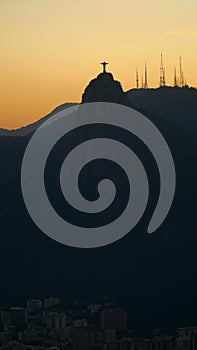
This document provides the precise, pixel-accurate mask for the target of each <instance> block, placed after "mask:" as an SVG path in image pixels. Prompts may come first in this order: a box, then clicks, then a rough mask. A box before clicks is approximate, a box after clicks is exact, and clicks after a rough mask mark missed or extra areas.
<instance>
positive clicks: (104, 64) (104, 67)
mask: <svg viewBox="0 0 197 350" xmlns="http://www.w3.org/2000/svg"><path fill="white" fill-rule="evenodd" d="M101 64H102V66H103V73H106V65H107V64H108V63H107V62H105V61H104V62H102V63H101Z"/></svg>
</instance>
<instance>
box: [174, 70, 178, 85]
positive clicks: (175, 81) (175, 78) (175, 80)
mask: <svg viewBox="0 0 197 350" xmlns="http://www.w3.org/2000/svg"><path fill="white" fill-rule="evenodd" d="M176 86H178V84H177V76H176V68H175V67H174V87H176Z"/></svg>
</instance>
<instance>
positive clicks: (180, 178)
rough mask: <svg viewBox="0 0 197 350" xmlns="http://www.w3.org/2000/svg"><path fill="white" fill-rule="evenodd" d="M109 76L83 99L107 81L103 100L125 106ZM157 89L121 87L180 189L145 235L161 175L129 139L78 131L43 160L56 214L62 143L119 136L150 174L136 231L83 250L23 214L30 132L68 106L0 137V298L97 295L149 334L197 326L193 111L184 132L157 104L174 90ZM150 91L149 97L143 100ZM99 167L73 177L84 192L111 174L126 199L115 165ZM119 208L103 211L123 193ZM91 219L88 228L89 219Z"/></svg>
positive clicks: (122, 179) (145, 152) (91, 86)
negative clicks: (154, 136) (159, 137)
mask: <svg viewBox="0 0 197 350" xmlns="http://www.w3.org/2000/svg"><path fill="white" fill-rule="evenodd" d="M101 74H104V73H101ZM106 74H107V75H106V76H105V77H103V75H101V76H100V77H99V76H98V77H97V78H96V79H95V80H93V81H92V82H91V83H90V84H89V86H88V87H87V88H86V89H85V92H84V95H83V98H82V102H84V103H85V102H93V101H94V99H95V98H98V100H100V99H101V98H102V91H101V93H100V95H99V96H98V97H96V95H94V94H95V92H96V91H97V92H98V91H100V90H99V89H101V86H102V84H104V81H105V80H107V82H106V91H107V92H106V94H107V95H105V96H106V99H110V98H114V99H115V96H116V97H117V100H116V99H115V100H114V102H117V101H120V100H122V101H123V102H124V103H123V104H126V103H127V100H126V99H124V98H123V96H125V94H124V93H123V91H122V89H121V87H120V85H119V83H117V82H115V81H113V77H112V76H111V75H110V73H106ZM108 74H109V75H108ZM97 79H98V80H97ZM112 85H113V87H112ZM109 86H111V87H109ZM118 86H119V87H118ZM101 90H102V89H101ZM158 90H159V91H157V90H154V91H152V90H150V91H148V90H147V91H145V90H139V91H137V90H132V91H130V92H127V95H128V96H129V98H130V101H131V102H130V103H131V104H132V105H135V108H136V109H138V110H143V111H145V112H144V114H145V115H146V116H147V117H148V118H149V119H150V120H151V121H152V122H153V123H154V124H155V125H156V126H157V127H158V129H159V130H160V131H161V133H162V134H163V136H164V138H165V139H166V141H167V143H168V145H169V147H170V150H171V152H172V155H173V159H174V162H175V167H176V173H177V186H176V193H175V199H174V202H173V205H172V208H171V210H170V212H169V214H168V216H167V218H166V220H165V222H164V223H163V224H162V226H161V227H160V228H159V229H158V230H157V231H156V232H155V233H154V234H151V235H148V234H147V225H148V222H149V220H150V218H151V215H152V213H153V211H154V208H155V204H156V201H157V198H158V191H159V174H158V169H157V166H156V164H155V161H154V158H153V157H152V155H151V154H150V152H149V151H148V150H147V148H146V147H145V145H144V144H143V143H142V142H141V141H140V140H138V139H137V138H136V137H135V136H134V135H130V134H128V133H127V132H126V133H125V132H123V131H119V130H117V129H116V128H112V129H109V128H105V127H104V126H101V127H100V128H98V127H97V128H95V129H91V130H90V132H89V131H87V130H85V129H84V128H81V129H80V130H78V131H77V134H75V135H74V134H73V135H74V136H75V137H73V138H72V137H70V138H69V141H66V140H62V142H60V143H58V144H57V145H56V149H55V151H54V154H51V156H50V157H49V159H48V161H47V166H46V172H47V174H48V177H46V184H45V185H46V191H47V194H48V196H49V198H50V200H51V201H52V202H53V203H54V206H55V209H56V210H57V211H58V212H59V213H60V215H63V214H64V213H65V214H66V215H67V214H68V213H67V210H69V209H68V208H67V207H66V210H65V207H64V204H62V201H61V198H60V197H61V196H60V194H59V192H58V191H59V190H58V186H57V184H56V182H57V174H56V171H55V169H56V168H57V165H59V164H60V163H61V161H60V160H59V159H62V158H63V156H64V154H65V149H66V147H68V148H71V149H72V148H73V147H75V146H76V144H77V142H80V141H83V140H84V139H85V138H86V137H87V135H89V137H90V138H94V137H99V136H100V135H102V137H104V136H106V137H111V138H115V139H116V138H118V139H121V140H122V142H124V143H125V144H126V145H128V147H130V148H131V149H132V150H133V151H134V152H135V153H136V154H137V155H138V156H139V158H140V159H141V161H142V163H143V165H144V167H145V169H146V171H147V176H148V179H149V186H150V198H149V203H148V206H147V209H146V211H145V213H144V216H143V218H142V219H141V220H140V222H139V223H138V224H137V225H136V227H135V228H134V230H132V232H130V233H128V234H127V235H126V236H125V237H124V238H122V239H121V240H119V241H117V242H115V243H113V244H112V245H109V246H106V247H102V248H98V249H82V250H80V249H75V248H71V247H67V246H63V245H61V244H59V243H57V242H55V241H53V240H51V239H50V238H48V237H47V236H46V235H45V234H43V233H42V232H41V231H40V230H39V229H38V228H37V227H36V226H35V224H34V223H33V222H32V220H31V218H30V216H29V214H28V213H27V210H26V208H25V204H24V202H23V198H22V193H21V179H20V172H21V164H22V159H23V155H24V152H25V149H26V146H27V144H28V142H29V140H30V138H31V135H32V134H33V132H34V131H35V130H36V128H37V127H38V126H39V125H40V124H41V123H42V122H43V121H44V120H46V119H47V118H50V117H51V116H52V115H53V114H54V113H55V111H59V110H62V109H64V108H66V107H68V106H67V104H64V105H61V106H59V107H58V108H57V109H55V110H54V111H53V112H52V113H51V114H49V115H48V116H46V117H44V118H42V119H41V120H40V121H38V122H37V123H34V124H32V125H31V126H27V127H25V128H23V129H20V130H18V131H13V132H10V135H11V136H1V137H0V164H1V177H0V193H1V201H0V213H1V219H0V225H1V233H0V276H1V290H0V300H1V301H2V302H3V303H6V302H14V303H19V302H20V301H23V300H24V299H25V298H27V297H38V298H40V297H43V296H48V295H54V294H55V295H59V296H60V297H63V298H65V299H67V300H71V299H73V298H82V299H83V298H91V299H92V300H95V298H96V297H97V296H100V295H108V296H109V297H110V298H111V299H112V300H114V301H115V302H116V303H117V304H119V305H121V306H125V307H126V309H127V310H128V312H129V326H130V327H131V328H135V329H141V330H142V329H143V330H147V329H149V328H150V329H153V328H156V327H157V328H158V327H161V328H162V327H163V328H167V327H178V326H184V325H192V324H194V323H195V322H196V314H197V305H196V297H197V280H196V274H197V259H196V244H197V236H196V229H197V223H196V209H195V208H196V199H197V184H196V170H197V165H196V161H195V158H196V154H197V143H196V140H195V138H194V137H192V136H191V133H190V132H189V131H190V120H189V119H190V114H188V115H187V120H188V124H187V125H188V131H186V130H185V129H184V126H183V125H184V123H186V117H185V119H184V118H180V117H179V114H176V113H175V112H174V114H173V113H172V111H171V113H172V114H173V118H172V120H171V118H170V115H168V116H166V114H165V113H164V112H163V104H162V103H161V108H160V109H159V102H158V101H159V100H160V99H161V95H162V96H163V94H164V95H165V97H164V96H163V97H162V98H163V99H164V100H166V98H167V99H168V100H170V99H172V101H173V98H172V95H171V96H168V97H166V92H165V91H164V90H160V89H158ZM118 91H119V92H118ZM166 91H168V94H169V95H170V94H173V93H174V92H173V91H174V90H173V89H168V90H166ZM188 91H189V92H188ZM188 91H187V92H183V95H184V94H185V93H186V94H190V93H191V94H193V93H194V92H193V91H191V90H190V89H188ZM178 93H179V92H178ZM180 93H182V92H180ZM195 93H196V92H195ZM149 94H150V99H151V101H153V102H152V103H149V102H148V101H149V100H148V96H149ZM140 96H141V100H140ZM158 96H159V97H158ZM140 101H142V102H140ZM154 101H155V102H154ZM110 102H112V101H110ZM117 103H119V102H117ZM173 103H174V102H172V104H173ZM180 103H183V101H181V102H180ZM174 106H175V105H174ZM151 107H152V108H151ZM183 117H184V115H183ZM179 118H180V120H179ZM191 118H193V114H192V115H191ZM175 121H176V122H175ZM179 121H180V123H179ZM8 134H9V131H8ZM18 135H23V136H18ZM71 136H72V135H71ZM95 169H96V171H95V178H93V180H92V169H91V166H90V167H89V168H87V169H85V170H84V174H82V175H83V176H82V177H83V178H79V184H80V186H81V188H82V190H83V186H85V185H84V184H85V183H87V182H86V181H87V179H88V180H89V179H90V180H91V181H93V182H92V184H91V186H88V188H87V190H86V191H87V193H86V194H87V196H88V195H89V194H90V191H91V188H92V186H94V185H95V184H94V181H95V182H96V181H97V179H98V178H99V177H102V174H103V171H104V172H106V173H107V174H109V177H110V178H113V176H114V181H116V183H117V192H118V190H119V191H122V193H123V196H122V198H123V199H124V198H126V193H127V180H126V178H125V176H124V174H122V172H121V169H118V168H116V167H115V165H114V164H111V163H108V162H105V161H103V162H102V164H101V163H100V162H99V163H98V165H97V167H96V168H95ZM113 174H115V175H113ZM117 199H118V198H117ZM115 205H116V206H114V210H113V211H111V212H110V213H109V217H110V215H113V212H115V213H119V212H121V210H123V209H124V208H123V207H124V203H122V202H121V200H119V199H118V200H117V201H116V203H115ZM69 213H70V214H69V215H70V219H71V220H74V219H75V213H73V212H72V211H70V212H69ZM82 220H86V218H82ZM89 220H90V224H91V217H90V218H89ZM99 220H102V217H101V218H100V219H99Z"/></svg>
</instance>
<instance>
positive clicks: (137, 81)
mask: <svg viewBox="0 0 197 350" xmlns="http://www.w3.org/2000/svg"><path fill="white" fill-rule="evenodd" d="M136 88H137V89H139V77H138V69H136Z"/></svg>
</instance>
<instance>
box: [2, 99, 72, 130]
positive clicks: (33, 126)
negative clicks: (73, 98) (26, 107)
mask: <svg viewBox="0 0 197 350" xmlns="http://www.w3.org/2000/svg"><path fill="white" fill-rule="evenodd" d="M75 105H77V103H68V102H66V103H63V104H61V105H59V106H57V107H55V109H53V110H52V111H51V112H50V113H49V114H47V115H46V116H44V117H42V118H41V119H39V120H37V121H36V122H34V123H31V124H29V125H27V126H23V127H21V128H19V129H14V130H7V129H2V128H0V136H25V135H27V134H29V133H31V132H33V131H35V130H36V129H37V128H38V127H39V126H40V125H41V124H42V123H43V122H45V121H46V120H47V119H49V118H51V117H52V116H53V115H54V114H55V113H57V112H60V111H62V110H63V109H66V108H69V107H72V106H75Z"/></svg>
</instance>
